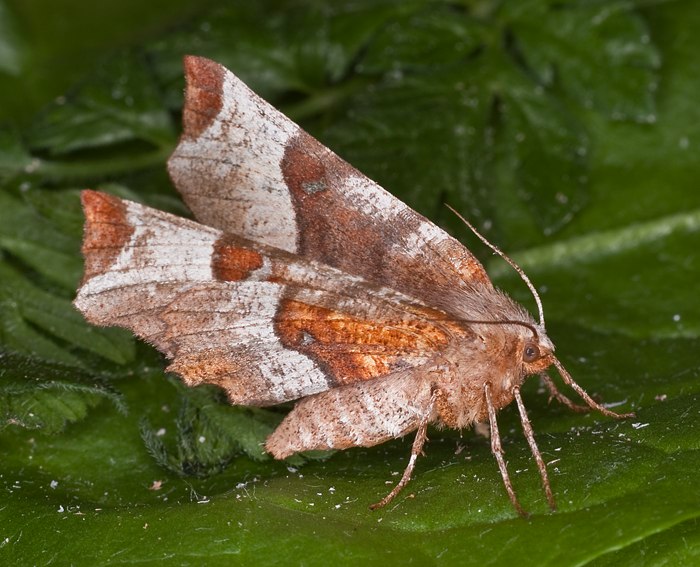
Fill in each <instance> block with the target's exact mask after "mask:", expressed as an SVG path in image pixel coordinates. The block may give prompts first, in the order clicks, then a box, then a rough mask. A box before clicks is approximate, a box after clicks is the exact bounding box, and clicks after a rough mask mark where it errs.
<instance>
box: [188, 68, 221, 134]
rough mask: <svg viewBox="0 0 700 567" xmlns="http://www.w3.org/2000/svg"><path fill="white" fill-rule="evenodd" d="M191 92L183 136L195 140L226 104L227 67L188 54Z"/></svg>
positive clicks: (189, 93) (189, 90)
mask: <svg viewBox="0 0 700 567" xmlns="http://www.w3.org/2000/svg"><path fill="white" fill-rule="evenodd" d="M185 78H186V80H187V91H186V93H185V107H184V110H183V113H182V124H183V134H182V136H183V138H187V139H190V140H194V139H196V138H198V137H199V135H200V134H201V133H202V132H204V130H206V129H207V128H208V127H209V125H210V124H211V123H212V122H213V121H214V120H215V119H216V117H217V115H218V114H219V112H220V111H221V108H222V106H223V100H222V98H221V97H222V86H223V82H224V69H223V68H222V67H221V66H220V65H218V64H217V63H214V62H213V61H210V60H208V59H203V58H201V57H194V56H191V55H190V56H187V57H185Z"/></svg>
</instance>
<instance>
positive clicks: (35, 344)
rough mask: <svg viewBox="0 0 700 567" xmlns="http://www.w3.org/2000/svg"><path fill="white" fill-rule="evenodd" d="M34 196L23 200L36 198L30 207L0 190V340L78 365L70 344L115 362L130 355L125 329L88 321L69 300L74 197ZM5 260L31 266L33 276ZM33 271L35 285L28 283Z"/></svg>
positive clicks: (75, 273)
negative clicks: (34, 205)
mask: <svg viewBox="0 0 700 567" xmlns="http://www.w3.org/2000/svg"><path fill="white" fill-rule="evenodd" d="M37 193H38V195H34V194H32V197H30V198H29V199H32V200H35V201H37V202H39V203H41V205H40V208H39V209H38V210H37V208H34V207H32V206H30V205H29V204H28V203H26V202H24V203H23V202H22V201H20V200H19V199H17V198H15V197H12V196H11V195H10V194H9V192H7V191H6V192H2V191H0V251H5V253H6V255H5V257H4V258H2V257H0V281H2V285H1V286H0V338H1V340H0V344H2V345H4V346H6V347H8V348H10V349H11V350H13V351H16V352H20V353H25V354H33V355H37V356H40V357H43V358H45V359H46V360H50V361H55V362H61V363H63V364H69V365H73V366H78V367H83V366H84V365H83V363H82V362H81V360H80V356H76V353H75V352H74V350H75V348H76V347H77V348H81V349H84V350H85V351H88V352H92V353H95V354H97V355H99V356H101V357H104V358H106V359H108V360H110V361H113V362H116V363H121V364H123V363H126V362H128V361H130V360H132V359H133V357H134V346H133V344H134V343H133V339H132V338H131V337H130V336H129V334H128V333H126V332H125V331H123V330H120V329H98V328H96V327H92V326H89V325H88V324H87V323H86V322H85V321H84V320H83V318H82V317H81V316H80V314H79V313H78V312H77V311H76V310H75V309H74V308H73V306H72V305H71V302H70V296H72V290H73V289H75V287H76V285H77V282H78V279H79V274H80V271H81V260H80V256H79V244H78V242H79V241H78V234H79V233H80V232H79V231H80V228H79V227H80V223H79V222H76V221H78V219H79V216H78V215H79V214H80V213H79V204H78V199H77V195H76V194H75V193H73V192H64V193H61V194H50V193H46V192H42V191H38V192H37ZM28 194H29V193H28ZM42 208H43V209H44V214H42V213H41V212H40V211H41V209H42ZM47 208H48V209H49V210H47ZM11 259H14V260H18V261H20V263H21V264H22V265H23V266H25V269H26V268H29V269H31V270H32V271H33V275H34V278H32V277H31V276H30V275H29V274H25V273H23V271H22V270H20V269H19V268H18V267H17V266H16V262H14V261H10V260H11ZM2 260H4V261H2ZM37 276H38V277H40V278H42V279H43V280H44V282H45V283H44V284H43V285H42V284H38V283H37V282H36V281H32V279H34V280H37V279H38V278H37ZM50 284H51V285H50ZM56 286H57V287H56ZM66 290H70V294H67V293H66ZM68 345H71V347H70V348H66V347H67V346H68Z"/></svg>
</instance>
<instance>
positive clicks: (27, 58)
mask: <svg viewBox="0 0 700 567" xmlns="http://www.w3.org/2000/svg"><path fill="white" fill-rule="evenodd" d="M698 28H700V9H699V8H698V6H697V3H696V2H694V1H692V0H687V1H668V2H663V1H641V0H640V1H636V2H632V1H630V2H623V1H610V2H597V1H594V0H588V1H584V0H580V1H564V2H549V1H546V0H523V1H517V2H516V1H510V2H505V1H504V2H497V1H495V0H491V1H489V0H482V1H474V2H451V3H450V2H444V1H433V2H427V1H418V0H411V1H404V2H398V1H390V0H381V1H374V2H369V1H366V2H357V1H356V2H349V1H348V2H333V3H322V2H312V1H310V0H307V1H304V2H301V1H299V2H279V1H278V2H275V1H272V0H266V1H265V2H260V3H248V2H245V3H244V2H241V3H238V2H230V3H217V2H209V3H208V4H207V5H204V6H203V5H202V3H201V2H193V1H186V0H168V1H167V2H165V1H160V0H158V1H152V2H133V1H131V0H123V1H120V2H111V1H110V2H99V3H97V2H92V3H91V2H84V1H78V0H72V1H67V0H63V1H51V2H48V1H39V0H16V1H11V0H0V123H1V124H2V128H0V183H1V185H0V456H1V459H2V460H1V464H0V489H2V490H3V498H2V501H1V502H0V561H1V562H3V563H5V564H18V565H28V564H37V565H44V564H50V563H51V564H60V565H65V564H76V565H95V564H116V563H139V564H151V563H156V562H161V561H163V560H165V561H166V562H167V563H172V564H177V565H200V564H226V565H228V564H239V563H241V564H254V563H258V564H276V563H280V564H308V565H327V564H328V563H331V562H337V563H342V564H360V563H362V564H374V563H380V562H381V563H382V564H393V563H402V564H403V563H414V564H421V565H422V564H450V565H452V564H475V565H488V564H495V565H500V564H511V563H514V562H516V561H517V562H518V563H519V564H523V565H529V564H531V565H547V564H556V565H583V564H586V565H607V564H615V565H659V564H665V565H689V564H693V563H697V562H698V561H700V557H699V556H700V536H699V534H700V531H698V525H697V517H698V515H700V492H699V490H698V482H697V471H698V469H699V468H700V458H699V457H698V450H699V449H700V442H699V439H700V436H699V432H698V423H699V420H698V417H699V415H698V413H699V407H700V406H699V405H698V395H699V392H700V387H699V385H698V375H699V369H700V362H699V359H700V348H698V347H700V340H699V339H698V335H699V332H700V299H698V293H697V290H698V284H697V282H698V280H699V279H700V262H699V261H698V254H697V250H698V249H699V248H700V234H699V232H698V230H699V229H700V192H699V191H698V190H697V183H698V182H697V180H698V178H699V177H700V159H699V158H698V151H697V148H698V147H700V107H699V106H698V104H697V101H698V95H699V94H700V58H698V55H697V54H698V53H700V36H698V34H697V33H696V30H697V29H698ZM184 53H196V54H201V55H206V56H209V57H213V58H215V59H217V60H219V61H221V62H222V63H225V64H226V65H227V66H229V67H230V68H231V69H232V70H234V71H235V72H236V73H237V74H239V75H240V76H241V77H242V78H244V79H245V80H246V81H247V82H249V84H250V85H251V86H252V87H253V88H255V89H256V90H257V91H258V92H260V93H261V94H262V95H264V96H265V97H266V98H267V99H268V100H270V101H271V102H273V103H274V104H276V105H277V106H279V107H280V108H282V109H283V110H284V111H285V112H287V113H288V114H289V115H290V116H292V117H293V118H295V119H296V120H298V121H300V122H301V123H302V125H304V126H305V127H306V128H307V129H309V130H310V131H311V132H312V133H314V134H315V135H317V136H318V137H319V138H320V139H321V140H322V141H324V142H325V143H327V144H329V145H330V146H331V147H333V148H334V149H335V150H336V151H337V152H338V153H339V154H340V155H342V156H344V157H346V158H347V159H348V160H349V161H350V162H351V163H353V164H354V165H356V166H357V167H359V168H360V169H361V170H363V171H365V172H367V173H368V174H369V175H370V176H371V177H373V178H375V179H377V180H378V181H380V182H381V183H382V184H383V185H384V186H386V187H387V188H389V189H390V190H391V191H392V192H393V193H394V194H396V195H397V196H399V197H401V198H402V199H405V200H406V201H407V202H409V203H410V204H411V205H412V206H414V207H416V208H417V209H419V210H420V211H421V212H423V213H424V214H426V215H428V216H430V217H431V218H433V219H434V220H436V221H437V222H439V223H440V224H442V225H443V226H445V227H447V228H449V229H450V230H452V231H453V232H454V233H455V235H456V236H458V237H459V238H460V239H462V240H463V241H464V242H465V243H467V244H468V245H469V246H470V247H472V248H473V249H474V250H475V251H476V252H477V253H478V254H479V255H480V256H481V257H483V258H484V259H485V260H487V261H488V264H487V265H488V268H489V271H490V273H491V274H492V275H493V277H494V280H495V281H496V282H497V283H498V285H500V286H502V287H504V288H505V289H507V290H508V291H509V292H511V293H512V294H513V295H514V296H515V297H517V298H518V299H519V300H521V301H523V302H524V303H525V304H526V305H528V306H529V307H532V301H531V299H530V298H529V297H528V294H527V290H526V289H524V286H523V285H522V283H521V282H520V281H519V280H518V279H517V278H516V277H514V276H513V275H512V273H511V272H510V271H509V270H508V269H506V268H504V267H503V265H502V264H501V263H498V262H494V261H491V260H490V257H489V255H488V254H487V253H486V252H485V251H484V250H483V247H481V246H478V245H477V242H476V241H475V239H474V238H473V237H471V236H470V235H468V234H467V233H466V231H465V230H464V229H463V228H462V227H460V226H459V224H458V223H456V222H455V221H454V219H453V218H451V216H450V215H449V214H448V213H447V211H446V210H445V208H444V207H443V205H442V203H443V202H449V203H451V204H452V205H453V206H455V207H456V208H457V209H458V210H459V211H460V212H461V213H462V214H464V215H465V216H467V217H468V218H470V219H473V220H474V221H476V222H477V223H478V224H479V226H481V227H482V229H484V230H485V231H486V232H487V233H488V235H489V236H490V238H492V239H493V240H494V241H495V242H496V243H497V244H498V245H499V246H501V247H502V248H504V249H505V250H507V251H508V252H510V253H512V255H513V257H514V258H515V259H516V260H517V261H518V262H519V263H521V265H522V266H523V267H524V268H525V270H526V271H527V273H528V274H529V275H530V277H531V278H532V280H533V281H534V282H535V284H536V285H537V286H538V288H539V289H540V291H541V293H542V299H543V301H544V304H545V313H546V315H547V321H548V329H549V334H550V337H552V339H553V340H554V342H555V343H556V345H557V352H558V354H559V356H560V358H561V359H562V361H563V362H564V364H565V365H566V366H567V367H568V368H569V370H570V372H571V373H572V375H573V376H574V377H575V378H576V380H577V381H578V382H579V383H580V384H582V385H583V386H584V387H585V388H586V389H587V390H588V391H589V392H590V393H592V394H595V395H599V396H600V397H601V398H602V399H604V400H606V401H608V402H613V403H616V402H619V403H620V405H619V406H616V407H619V408H620V409H621V410H624V411H628V410H630V409H632V410H634V411H636V412H637V417H636V418H634V419H630V420H625V421H620V422H615V421H611V420H609V419H606V418H603V417H601V416H599V415H586V416H581V415H571V414H570V413H569V412H567V411H565V410H564V409H563V408H561V407H559V406H557V405H556V404H550V405H548V404H547V400H546V396H545V395H543V394H542V393H540V392H538V391H537V384H536V383H535V382H536V381H534V380H533V381H532V383H531V384H528V387H527V388H526V391H525V401H526V404H527V405H528V408H529V410H530V415H531V419H532V421H533V425H534V428H535V432H536V435H537V438H538V442H539V444H540V447H541V449H542V451H543V453H544V455H545V460H546V461H549V462H552V461H556V462H552V464H551V465H550V467H549V468H550V475H551V479H552V486H553V489H554V492H555V495H556V497H557V501H558V504H559V510H558V511H557V512H556V513H554V514H552V513H549V512H548V510H547V506H546V502H545V501H544V498H543V495H542V494H541V488H540V485H539V477H538V474H537V471H536V467H534V465H533V462H532V460H531V458H530V456H529V451H528V448H527V444H526V442H525V440H524V438H523V436H522V434H521V432H520V430H519V425H518V419H517V415H516V414H515V413H514V411H513V408H508V409H506V410H504V411H503V412H502V413H501V414H500V416H499V419H500V422H501V431H502V434H503V435H504V436H505V438H504V446H505V449H506V451H507V457H508V461H509V467H510V470H511V474H512V477H513V481H514V483H515V487H516V490H517V491H518V493H519V496H520V498H521V500H522V502H523V504H524V506H525V508H526V509H528V510H530V511H531V512H532V516H531V517H530V518H529V519H528V520H523V519H520V518H518V517H517V516H516V514H515V513H514V511H513V509H512V507H511V506H510V503H509V501H508V498H507V496H506V494H505V491H504V490H503V487H502V483H501V480H500V476H499V474H498V469H497V467H496V464H495V462H494V460H493V457H492V456H491V454H490V450H489V445H488V441H487V440H485V439H483V438H481V437H479V436H476V435H474V434H473V433H472V432H464V433H463V435H460V434H459V432H450V431H444V432H438V431H434V432H432V433H431V436H430V437H431V441H430V442H429V444H428V445H427V449H426V453H427V454H426V456H425V457H424V458H422V459H421V460H420V461H419V464H418V466H417V470H416V475H415V478H414V480H413V481H412V482H411V485H410V486H409V488H408V489H407V490H406V491H405V493H404V494H403V495H402V496H401V497H400V498H399V499H398V500H397V501H396V502H395V504H394V505H392V506H390V507H389V508H387V509H384V510H381V511H378V512H370V511H369V510H368V508H367V506H368V505H369V504H370V503H371V502H374V501H376V500H378V499H379V498H381V497H382V496H383V495H384V494H385V493H386V491H387V490H388V489H389V485H390V484H391V483H393V482H395V480H396V479H397V477H396V476H395V474H396V473H397V472H400V471H401V470H402V469H403V466H404V464H405V462H406V458H407V456H408V453H409V450H410V439H404V440H397V441H395V442H392V443H388V444H385V445H383V446H380V447H376V448H371V449H354V450H348V451H344V452H340V453H336V454H334V455H331V456H326V457H325V458H323V459H320V460H319V459H315V458H312V457H308V458H307V459H306V460H305V461H303V460H301V459H297V460H295V461H293V462H290V463H275V462H272V461H271V460H269V459H267V460H265V458H264V455H262V454H261V453H260V449H259V442H260V440H261V439H262V438H264V436H265V434H266V432H268V431H269V430H270V429H271V428H272V427H273V426H274V423H275V422H276V421H278V420H279V419H280V417H281V415H283V414H282V412H281V411H280V412H276V411H264V412H263V411H249V410H246V409H240V408H230V407H227V406H225V405H223V404H221V403H220V401H219V398H218V395H217V393H216V392H215V391H213V390H206V389H205V390H197V391H191V390H187V389H186V388H184V387H182V386H181V385H180V384H179V383H178V382H177V380H175V379H173V378H172V377H166V376H165V375H164V374H163V371H162V369H163V367H164V363H163V361H162V360H161V358H160V357H159V356H158V355H157V353H154V352H153V351H152V350H151V349H149V348H148V347H147V346H145V345H142V344H136V343H135V342H134V341H133V340H132V339H131V337H130V336H129V334H128V333H123V332H120V331H118V330H114V329H109V330H104V329H92V328H90V327H88V326H87V325H86V324H85V323H84V322H83V321H82V319H81V317H80V316H79V315H78V314H77V313H75V312H74V311H73V310H72V308H71V305H70V300H71V299H72V296H73V293H74V290H75V286H76V285H77V281H78V279H79V276H80V270H81V265H82V262H81V259H80V256H79V245H80V233H81V223H82V217H81V213H80V210H79V205H78V199H77V196H78V190H79V189H80V188H84V187H88V186H89V187H96V188H101V189H104V190H108V191H111V192H113V193H115V194H119V195H121V196H127V197H129V198H132V199H137V200H142V201H144V202H147V203H149V204H152V205H156V206H158V207H161V208H166V209H168V210H172V211H176V212H179V213H181V214H187V213H186V211H185V209H184V208H183V206H182V205H181V204H180V202H179V200H178V198H177V196H176V195H175V193H174V191H173V190H172V188H171V187H170V184H169V181H168V179H167V176H166V175H165V171H164V163H165V159H166V158H167V155H168V153H169V152H170V151H171V150H172V148H173V147H174V144H175V143H176V140H177V135H178V130H179V115H178V113H179V109H180V105H181V92H182V86H183V81H182V77H181V67H180V61H181V57H182V55H183V54H184ZM161 428H163V429H164V430H165V434H164V435H155V434H154V432H156V431H158V430H159V429H161ZM155 481H161V482H162V485H161V486H160V489H159V490H153V488H156V487H157V486H154V482H155ZM410 495H413V496H414V497H413V498H407V497H408V496H410Z"/></svg>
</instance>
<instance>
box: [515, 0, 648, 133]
mask: <svg viewBox="0 0 700 567" xmlns="http://www.w3.org/2000/svg"><path fill="white" fill-rule="evenodd" d="M630 6H631V4H630V2H627V1H617V2H590V3H586V2H578V1H569V2H555V1H552V0H544V1H542V0H527V1H525V2H517V3H516V2H506V3H504V5H503V13H502V17H503V18H504V19H505V20H507V21H508V25H509V26H510V27H511V29H512V33H513V35H514V38H515V39H514V41H515V43H516V46H517V48H518V49H519V51H520V53H521V55H522V57H523V58H524V60H525V62H526V64H527V65H528V67H529V68H530V69H532V70H533V71H534V72H535V73H536V74H537V76H538V77H539V79H540V80H541V81H542V82H543V83H544V84H547V85H554V84H559V83H560V84H561V86H562V88H564V89H565V90H566V91H567V93H568V94H569V95H570V96H572V97H573V98H575V99H576V100H577V101H578V102H579V104H582V105H583V106H585V107H588V108H595V109H596V110H599V111H601V112H605V113H606V114H607V115H608V116H610V117H611V118H614V119H616V120H636V121H638V122H653V121H654V120H656V117H655V110H656V107H655V103H654V96H655V92H656V89H657V84H658V79H657V71H658V69H659V67H660V65H661V59H660V56H659V52H658V50H657V49H656V47H655V46H654V44H653V43H652V41H651V38H650V35H649V30H648V28H647V25H646V22H645V21H644V20H643V19H642V17H641V16H640V15H639V14H637V13H635V12H634V11H630Z"/></svg>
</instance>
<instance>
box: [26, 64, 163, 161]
mask: <svg viewBox="0 0 700 567" xmlns="http://www.w3.org/2000/svg"><path fill="white" fill-rule="evenodd" d="M133 141H143V142H148V143H150V144H152V145H153V146H155V147H162V146H167V147H171V146H172V145H173V142H174V128H173V125H172V123H171V120H170V116H169V115H168V113H167V112H166V111H165V109H164V108H163V105H162V101H161V95H160V93H159V91H158V87H157V85H156V84H155V81H154V78H153V75H152V74H151V73H150V71H149V69H148V67H147V66H146V62H145V61H144V60H143V58H142V57H140V56H138V55H137V54H134V53H131V52H127V53H123V54H119V55H116V56H114V57H111V58H109V59H108V60H106V61H103V62H102V63H101V64H100V65H99V67H98V69H97V70H96V71H95V73H94V75H92V76H91V77H90V79H89V81H87V82H86V83H85V84H83V85H81V87H80V88H79V89H78V90H77V91H75V92H74V93H73V94H71V95H70V96H69V97H65V98H60V99H59V100H57V101H56V102H55V103H54V104H52V105H51V106H50V107H48V108H47V109H46V111H45V112H44V113H42V114H41V116H40V117H39V118H38V119H37V120H35V121H34V123H33V125H32V127H31V128H30V129H29V131H28V133H27V144H28V146H29V147H30V148H31V149H32V150H33V151H42V152H46V153H47V154H48V155H49V156H50V157H54V158H55V157H57V156H63V155H65V154H69V153H71V152H75V151H77V150H86V149H94V148H100V147H103V146H109V145H116V144H123V143H125V142H133Z"/></svg>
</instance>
